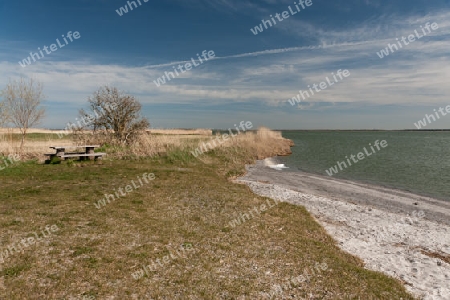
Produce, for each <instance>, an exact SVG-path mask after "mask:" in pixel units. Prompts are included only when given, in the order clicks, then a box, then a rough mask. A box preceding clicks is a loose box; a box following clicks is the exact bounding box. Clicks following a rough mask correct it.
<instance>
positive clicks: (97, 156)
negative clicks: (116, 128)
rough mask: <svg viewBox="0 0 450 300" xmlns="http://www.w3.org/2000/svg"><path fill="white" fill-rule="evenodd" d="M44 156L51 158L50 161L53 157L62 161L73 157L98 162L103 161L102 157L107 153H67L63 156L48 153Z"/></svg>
mask: <svg viewBox="0 0 450 300" xmlns="http://www.w3.org/2000/svg"><path fill="white" fill-rule="evenodd" d="M44 155H46V156H49V158H50V159H52V158H53V157H59V158H61V160H64V159H65V158H71V157H79V158H80V159H82V158H85V157H88V158H94V159H95V160H97V159H102V157H103V156H105V155H106V153H104V152H95V153H65V154H63V155H59V154H56V153H46V154H44Z"/></svg>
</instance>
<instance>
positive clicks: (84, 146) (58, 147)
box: [49, 145, 100, 150]
mask: <svg viewBox="0 0 450 300" xmlns="http://www.w3.org/2000/svg"><path fill="white" fill-rule="evenodd" d="M99 147H100V145H81V146H50V147H49V148H51V149H55V150H56V149H66V148H99Z"/></svg>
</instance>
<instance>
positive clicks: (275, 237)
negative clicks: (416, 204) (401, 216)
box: [0, 150, 413, 300]
mask: <svg viewBox="0 0 450 300" xmlns="http://www.w3.org/2000/svg"><path fill="white" fill-rule="evenodd" d="M188 154H189V153H188V152H187V151H178V150H173V151H171V152H169V153H167V155H166V156H164V157H157V158H149V159H139V160H120V161H109V160H105V161H102V162H83V163H75V164H73V165H72V166H71V167H69V164H68V163H67V162H62V163H61V164H57V165H44V164H38V163H36V162H34V163H26V164H19V165H17V166H15V167H14V168H8V170H6V169H5V170H4V171H3V172H0V183H1V189H0V220H1V225H2V232H3V235H2V238H3V240H2V243H1V245H2V246H1V247H0V250H3V249H4V247H5V246H7V245H10V244H11V243H13V242H14V241H16V240H17V239H19V238H23V237H27V236H31V233H33V232H40V231H41V230H42V229H43V228H44V227H45V225H53V224H55V225H57V226H58V228H59V229H60V230H59V231H57V232H56V233H52V235H50V236H49V237H48V238H46V239H44V240H42V241H40V242H39V243H37V244H35V245H33V246H31V247H29V248H27V249H26V250H25V252H24V253H14V254H12V255H10V257H9V258H8V259H7V260H6V261H5V263H4V264H2V271H1V273H0V276H1V277H2V278H0V279H1V280H2V282H4V287H5V288H4V289H3V288H0V299H13V300H14V299H64V297H67V296H68V295H72V296H76V295H92V296H95V297H96V299H107V298H112V297H115V299H243V298H242V297H243V296H245V297H246V298H245V299H260V298H261V294H260V293H261V292H268V291H269V290H270V289H271V287H272V286H273V285H274V284H281V283H283V282H285V281H286V279H287V278H290V277H292V276H298V275H301V273H302V272H303V270H305V268H310V267H313V266H314V264H315V263H316V262H317V263H323V262H325V263H326V264H327V266H328V269H327V270H326V271H323V272H321V273H319V274H317V276H313V277H312V278H311V281H310V282H309V283H308V284H304V285H302V286H300V287H299V288H293V289H291V290H289V291H287V292H286V294H285V296H287V295H296V296H297V299H298V298H299V297H306V296H307V295H309V294H310V293H311V294H313V295H314V296H315V298H314V299H413V298H412V297H411V296H410V295H409V294H408V293H406V291H405V289H404V287H403V286H402V284H401V283H400V282H399V281H397V280H394V279H392V278H389V277H387V276H385V275H383V274H381V273H377V272H372V271H368V270H365V269H364V268H363V265H362V262H361V261H360V260H359V259H358V258H356V257H354V256H351V255H349V254H347V253H345V252H343V251H341V250H340V249H339V248H338V247H337V245H336V243H335V241H334V240H333V239H332V238H331V237H330V236H328V235H327V234H326V232H325V230H324V229H323V228H322V227H321V226H320V225H319V224H318V223H316V222H315V221H314V219H313V218H312V217H311V216H310V215H309V213H308V212H307V211H306V210H305V209H304V208H303V207H299V206H293V205H289V204H286V203H280V204H278V205H277V206H275V207H273V208H271V209H270V210H267V211H266V212H264V213H262V214H261V215H258V216H255V217H254V218H252V219H251V220H249V221H247V222H245V223H243V224H242V225H240V226H238V227H235V228H231V227H230V226H229V222H230V221H231V220H232V219H234V218H235V216H236V215H237V214H239V213H241V212H248V211H249V210H250V209H252V208H253V207H254V206H257V205H258V206H260V205H261V204H263V203H265V202H266V200H267V199H266V198H263V197H259V196H255V195H254V194H253V193H251V191H250V190H249V188H248V187H247V186H245V185H239V184H233V183H231V182H230V181H229V180H228V178H227V176H226V174H228V176H231V175H237V174H242V173H243V172H244V167H243V166H244V163H245V162H249V161H251V156H250V154H248V153H246V152H245V151H240V152H236V153H235V156H233V158H232V159H231V158H230V157H229V156H227V155H228V154H224V153H222V152H221V151H212V152H211V153H208V154H205V155H203V156H202V160H200V159H197V158H194V157H193V156H192V155H191V156H192V157H189V155H188ZM144 173H154V174H155V176H156V179H155V180H153V181H150V182H149V183H148V184H145V183H144V185H143V186H141V187H139V188H138V189H136V190H133V191H132V192H130V193H128V194H127V195H126V196H124V197H120V198H118V199H116V200H115V201H113V202H111V203H109V204H107V205H106V206H105V207H103V208H102V209H100V210H99V209H97V208H95V207H94V205H93V204H94V202H97V201H98V200H100V199H102V197H103V195H104V194H105V193H110V194H111V193H113V192H114V189H115V191H118V188H124V187H125V186H126V185H128V184H130V182H131V180H135V181H136V178H137V177H138V176H139V177H141V176H142V174H144ZM19 220H20V221H19ZM182 247H184V248H192V249H193V251H192V252H188V253H189V254H187V255H186V258H179V257H177V258H175V259H170V261H169V263H167V264H165V265H164V267H160V268H158V269H157V270H156V271H155V272H152V273H150V277H147V276H146V277H144V278H142V279H140V280H135V279H133V278H132V276H131V273H133V272H135V271H137V270H139V269H140V268H142V266H143V265H148V264H150V263H151V262H152V261H155V260H156V259H160V260H162V259H163V258H164V257H165V256H167V255H168V254H169V253H176V252H175V251H176V250H179V251H181V250H180V249H181V248H182ZM43 295H45V296H43ZM239 297H241V298H239ZM345 297H347V298H345Z"/></svg>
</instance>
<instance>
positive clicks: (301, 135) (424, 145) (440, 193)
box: [280, 131, 450, 201]
mask: <svg viewBox="0 0 450 300" xmlns="http://www.w3.org/2000/svg"><path fill="white" fill-rule="evenodd" d="M283 136H284V137H286V138H289V139H292V140H293V141H294V143H295V147H293V148H292V152H293V154H292V155H291V156H287V157H281V158H280V160H281V163H284V164H285V165H286V166H287V167H289V168H290V169H287V170H290V171H295V170H302V171H306V172H311V173H318V174H322V175H326V176H328V175H327V173H326V172H325V170H328V169H329V168H330V167H332V166H335V165H336V163H337V161H345V156H348V157H350V155H351V154H353V155H357V154H358V152H363V148H364V147H366V148H367V150H368V151H369V152H371V151H370V147H369V143H372V145H373V144H374V141H375V140H380V141H381V140H386V141H387V142H388V146H387V147H386V148H381V150H380V151H376V154H373V155H372V156H369V157H366V158H365V159H363V160H361V161H359V162H357V163H353V162H352V166H349V167H348V168H346V169H345V168H344V170H343V171H341V170H339V173H338V174H336V175H334V176H333V177H336V178H344V179H350V180H355V181H362V182H369V183H374V184H378V185H383V186H388V187H394V188H399V189H403V190H407V191H411V192H414V193H417V194H422V195H429V196H433V197H435V198H439V199H444V200H448V201H450V155H449V154H448V153H449V149H450V132H426V131H423V132H403V131H387V132H386V131H370V132H369V131H352V132H347V131H285V132H283Z"/></svg>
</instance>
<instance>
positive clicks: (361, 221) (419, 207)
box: [236, 158, 450, 299]
mask: <svg viewBox="0 0 450 300" xmlns="http://www.w3.org/2000/svg"><path fill="white" fill-rule="evenodd" d="M274 165H276V163H274V159H273V158H268V159H265V160H259V161H257V162H256V164H254V165H247V166H246V171H247V172H246V174H245V175H244V176H242V177H240V178H238V179H237V180H236V181H237V182H239V183H245V184H247V185H248V186H249V187H250V189H251V190H252V191H253V192H255V193H256V194H259V195H261V196H266V197H270V198H273V199H275V200H280V201H284V202H288V203H291V204H294V205H301V206H304V207H305V208H306V209H307V210H308V211H309V212H310V213H311V214H312V215H313V216H314V218H315V219H316V220H317V222H318V223H320V224H321V225H322V226H323V227H324V228H325V229H326V230H327V232H328V233H329V234H330V235H331V236H332V237H333V238H334V239H335V240H336V241H337V243H338V245H339V247H340V248H341V249H343V250H344V251H347V252H349V253H351V254H353V255H355V256H357V257H359V258H361V259H362V260H363V261H364V263H365V267H366V268H367V269H370V270H374V271H380V272H383V273H385V274H387V275H389V276H392V277H394V278H397V279H398V280H400V281H401V282H403V283H404V284H405V287H406V288H407V290H408V291H409V292H411V293H412V294H413V295H415V296H417V297H423V299H449V298H450V202H445V201H443V200H438V199H433V198H430V197H425V196H420V195H416V194H413V193H410V192H405V191H401V190H396V189H390V188H386V187H382V186H376V185H371V184H365V183H360V182H353V181H349V180H343V179H336V178H327V177H325V176H321V175H317V174H312V173H306V172H302V171H298V172H297V171H295V172H289V171H288V172H285V171H281V170H282V165H276V167H278V169H276V168H274Z"/></svg>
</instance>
